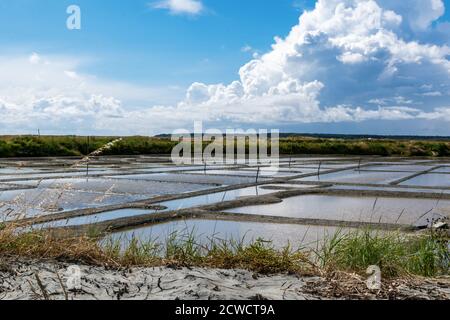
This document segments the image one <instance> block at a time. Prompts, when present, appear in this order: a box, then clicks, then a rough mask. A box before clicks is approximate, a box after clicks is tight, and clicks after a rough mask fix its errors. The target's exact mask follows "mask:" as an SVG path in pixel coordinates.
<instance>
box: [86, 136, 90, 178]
mask: <svg viewBox="0 0 450 320" xmlns="http://www.w3.org/2000/svg"><path fill="white" fill-rule="evenodd" d="M89 142H90V141H89V136H87V138H86V155H87V156H88V155H89ZM86 177H89V157H88V158H87V159H86Z"/></svg>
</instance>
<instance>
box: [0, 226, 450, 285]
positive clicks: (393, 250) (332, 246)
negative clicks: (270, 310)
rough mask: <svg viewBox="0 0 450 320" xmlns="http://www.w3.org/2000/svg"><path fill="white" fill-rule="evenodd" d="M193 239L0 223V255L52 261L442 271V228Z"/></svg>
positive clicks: (445, 255) (305, 271) (396, 273)
mask: <svg viewBox="0 0 450 320" xmlns="http://www.w3.org/2000/svg"><path fill="white" fill-rule="evenodd" d="M198 239H199V237H198V236H197V235H196V234H195V232H193V231H185V232H183V233H173V234H171V235H170V236H168V237H167V239H164V241H156V240H145V241H143V240H139V239H135V238H132V239H127V240H128V241H126V242H124V241H123V240H124V239H119V240H117V239H116V240H112V238H109V239H106V240H105V239H104V240H102V241H99V240H98V239H96V238H92V237H77V238H63V239H62V238H55V237H53V236H52V235H51V234H50V233H48V232H44V231H36V232H32V233H26V234H17V232H14V230H13V229H12V228H4V229H3V230H1V231H0V257H1V256H18V257H25V258H32V259H56V260H59V261H68V262H72V263H73V262H79V263H86V264H94V265H104V266H110V267H132V266H185V267H194V266H200V267H211V268H224V269H234V268H240V269H247V270H251V271H255V272H259V273H263V274H274V273H280V272H289V273H294V274H300V275H318V274H327V273H330V272H336V271H345V272H356V273H359V274H365V272H366V270H367V268H368V267H369V266H372V265H376V266H379V267H380V268H381V271H382V273H383V277H386V278H392V277H401V276H405V275H418V276H425V277H435V276H440V275H448V274H449V260H450V255H449V251H448V244H449V239H448V234H447V233H446V232H445V233H436V232H434V233H432V234H426V235H425V234H424V235H420V236H406V235H402V234H398V233H390V234H386V233H378V232H376V231H373V230H361V231H355V232H351V233H346V234H344V233H341V232H338V233H336V234H334V235H332V236H330V237H328V238H326V239H324V241H323V242H321V243H320V244H318V245H317V248H316V249H306V247H302V246H301V245H300V246H299V247H298V248H294V247H293V246H290V245H288V246H286V247H285V248H282V249H278V248H275V247H274V246H273V245H272V244H271V242H268V241H264V240H262V239H257V240H254V241H244V239H240V240H221V239H210V240H209V241H206V242H205V241H203V242H202V243H199V242H198Z"/></svg>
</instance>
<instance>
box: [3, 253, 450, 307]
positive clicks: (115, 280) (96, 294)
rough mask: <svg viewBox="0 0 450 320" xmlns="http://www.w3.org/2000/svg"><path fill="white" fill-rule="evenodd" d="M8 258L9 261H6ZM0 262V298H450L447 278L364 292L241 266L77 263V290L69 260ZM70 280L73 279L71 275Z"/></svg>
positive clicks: (357, 281)
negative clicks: (117, 266)
mask: <svg viewBox="0 0 450 320" xmlns="http://www.w3.org/2000/svg"><path fill="white" fill-rule="evenodd" d="M7 260H8V261H7ZM7 260H5V259H2V262H1V263H0V299H4V300H11V299H26V300H30V299H32V300H43V299H50V300H58V299H62V300H64V299H69V300H72V299H73V300H90V299H100V300H111V299H113V300H118V299H121V300H126V299H136V300H145V299H147V300H174V299H181V300H184V299H189V300H205V299H225V300H234V299H241V300H266V299H268V300H272V299H276V300H283V299H286V300H311V299H450V279H448V278H443V279H435V280H427V281H425V280H417V279H416V280H414V281H413V280H408V281H406V280H402V281H389V282H386V283H383V288H382V290H380V291H375V292H374V291H369V290H368V289H367V287H366V285H365V279H363V278H360V277H358V276H356V275H342V274H341V275H339V274H335V275H333V276H331V277H329V278H322V277H304V278H301V277H298V276H295V275H274V276H262V275H256V274H254V273H252V272H248V271H243V270H218V269H202V268H189V269H188V268H180V269H174V268H167V267H164V268H132V269H126V270H125V269H123V270H113V269H111V270H108V269H105V268H102V267H93V266H86V265H84V266H83V265H80V266H78V267H79V270H80V271H81V283H78V284H81V289H73V290H70V287H71V284H75V285H76V284H77V283H76V282H75V283H74V282H73V281H72V282H70V280H69V283H68V282H67V280H68V279H70V278H69V274H70V272H68V270H69V271H70V270H71V268H70V266H71V265H70V264H65V263H57V262H36V261H21V262H18V261H14V260H10V259H7ZM72 279H73V278H72Z"/></svg>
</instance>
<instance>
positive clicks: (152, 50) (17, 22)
mask: <svg viewBox="0 0 450 320" xmlns="http://www.w3.org/2000/svg"><path fill="white" fill-rule="evenodd" d="M313 2H314V1H308V3H306V1H305V7H307V5H309V6H312V3H313ZM74 3H76V4H77V5H79V6H80V8H81V9H82V30H81V31H79V32H70V31H68V30H67V29H66V27H65V22H66V18H67V15H66V14H65V11H66V8H67V7H68V6H69V5H71V4H74ZM149 3H151V1H145V0H129V1H122V0H111V1H108V2H105V1H102V0H78V1H74V0H70V1H62V0H58V1H55V0H15V1H3V2H2V3H1V4H0V27H1V29H2V30H5V32H4V34H3V36H2V37H1V38H0V44H1V46H2V48H3V49H6V50H8V49H12V50H14V48H15V49H16V50H18V51H19V50H20V51H23V50H28V51H32V52H39V53H40V54H54V53H59V54H71V55H82V56H89V57H92V56H94V57H96V58H97V59H98V60H97V61H95V63H93V64H92V65H89V66H87V67H86V71H89V72H92V73H95V74H97V75H100V76H106V77H111V78H115V79H120V80H126V81H132V82H142V83H146V84H152V85H183V86H188V85H190V84H191V83H192V82H194V81H204V82H223V81H225V82H229V81H232V80H233V79H235V78H236V75H237V72H238V70H239V67H240V66H242V65H243V64H244V63H246V62H247V61H248V60H249V58H250V57H251V55H250V54H249V53H248V52H242V51H241V48H243V47H244V46H246V45H250V46H252V47H254V48H255V49H257V50H261V51H267V50H269V49H270V45H271V44H272V42H273V41H272V40H273V37H274V36H276V35H280V36H282V35H286V34H287V33H288V32H289V30H290V28H291V26H293V25H294V24H296V23H297V21H298V16H299V10H300V9H299V8H298V7H297V6H296V5H295V2H293V1H292V0H264V1H260V0H244V1H242V0H227V1H220V0H208V1H204V6H205V7H206V8H207V9H205V10H206V12H205V13H204V14H201V15H199V16H191V15H171V14H170V13H168V12H167V11H165V10H154V9H151V8H150V7H149V5H148V4H149ZM299 3H300V2H299ZM306 4H307V5H306ZM255 8H257V9H256V10H255Z"/></svg>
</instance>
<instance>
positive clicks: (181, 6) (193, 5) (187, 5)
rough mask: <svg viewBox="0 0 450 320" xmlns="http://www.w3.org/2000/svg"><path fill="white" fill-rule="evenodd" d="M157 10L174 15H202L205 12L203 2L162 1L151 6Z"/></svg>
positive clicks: (188, 0) (185, 0)
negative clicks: (163, 10) (164, 10)
mask: <svg viewBox="0 0 450 320" xmlns="http://www.w3.org/2000/svg"><path fill="white" fill-rule="evenodd" d="M150 6H151V7H153V8H155V9H166V10H169V11H170V12H171V13H173V14H191V15H196V14H200V13H201V12H202V11H203V10H204V6H203V3H202V2H201V0H161V1H157V2H153V3H151V4H150Z"/></svg>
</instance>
